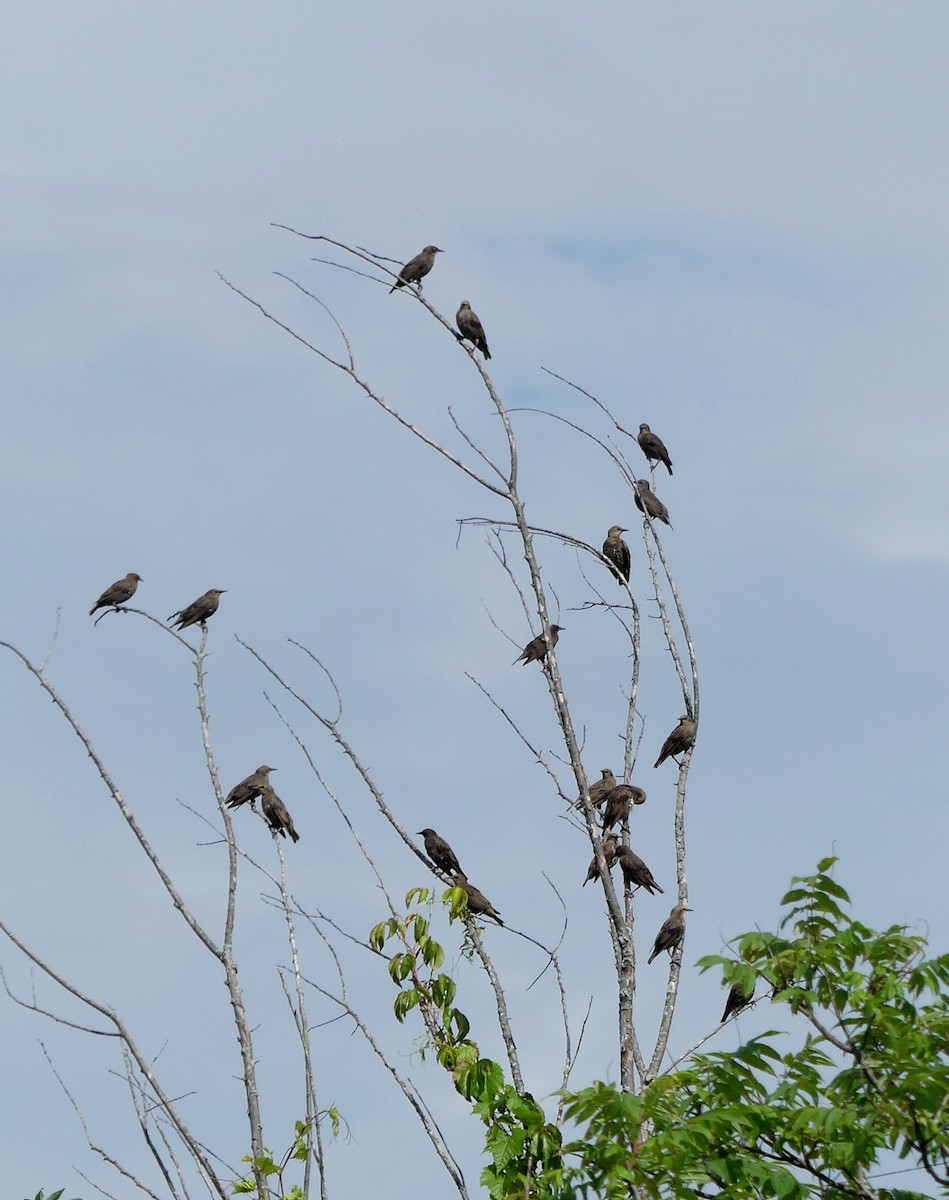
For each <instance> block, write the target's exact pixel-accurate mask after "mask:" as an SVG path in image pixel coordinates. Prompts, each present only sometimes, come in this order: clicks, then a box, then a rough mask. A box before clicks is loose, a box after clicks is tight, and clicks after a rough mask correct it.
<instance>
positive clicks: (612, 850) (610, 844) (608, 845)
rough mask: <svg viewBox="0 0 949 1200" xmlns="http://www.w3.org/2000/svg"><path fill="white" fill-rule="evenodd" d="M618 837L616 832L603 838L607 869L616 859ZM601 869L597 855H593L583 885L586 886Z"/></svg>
mask: <svg viewBox="0 0 949 1200" xmlns="http://www.w3.org/2000/svg"><path fill="white" fill-rule="evenodd" d="M617 844H618V839H617V837H616V835H615V834H612V833H611V834H610V835H609V837H605V838H604V839H603V857H604V858H605V859H606V869H607V871H608V870H609V869H610V868H611V867H612V866H613V863H614V862H615V861H616V846H617ZM599 873H600V872H599V870H598V868H597V865H596V855H595V854H594V855H593V858H592V860H591V861H590V865H589V867H587V877H586V879H584V881H583V884H582V886H583V887H586V886H587V884H588V883H589V882H590V880H591V879H596V877H597V876H598V875H599Z"/></svg>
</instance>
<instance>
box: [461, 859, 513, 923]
mask: <svg viewBox="0 0 949 1200" xmlns="http://www.w3.org/2000/svg"><path fill="white" fill-rule="evenodd" d="M455 887H460V888H461V889H462V891H465V892H467V893H468V912H470V913H476V914H477V915H478V916H485V917H490V918H491V919H492V921H497V923H498V924H499V925H501V926H503V925H504V922H503V921H502V920H501V914H500V913H499V912H498V910H497V909H496V908H495V907H494V905H493V904H492V903H491V901H490V900H489V899H488V898H487V896H486V895H485V894H484V893H483V892H479V891H478V889H477V888H476V887H475V885H474V884H473V883H469V882H468V880H467V877H466V876H464V875H463V874H462V873H461V872H460V871H459V872H458V873H457V875H456V876H455Z"/></svg>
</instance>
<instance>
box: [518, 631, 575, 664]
mask: <svg viewBox="0 0 949 1200" xmlns="http://www.w3.org/2000/svg"><path fill="white" fill-rule="evenodd" d="M561 629H563V626H562V625H551V627H550V643H549V644H548V642H547V638H546V636H545V635H544V634H542V633H541V634H538V636H537V637H535V638H532V639H531V640H530V641H529V642H528V643H527V645H526V646H525V647H524V649H523V650H522V651H521V652H520V654H519V655H518V656H517V658H515V660H514V662H512V663H511V666H512V667H513V666H514V665H515V664H516V663H519V662H522V663H523V664H524V666H525V667H526V666H527V664H528V663H532V662H543V661H544V659H545V658H546V657H547V651H548V650H549V649H550V648H551V646H556V645H557V642H558V641H559V640H560V631H561Z"/></svg>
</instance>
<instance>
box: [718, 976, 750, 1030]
mask: <svg viewBox="0 0 949 1200" xmlns="http://www.w3.org/2000/svg"><path fill="white" fill-rule="evenodd" d="M754 998H755V989H754V988H752V989H751V991H750V992H746V991H745V989H744V988H743V987H742V985H741V984H740V983H733V984H732V985H731V987H730V988H729V989H728V999H727V1000H726V1001H725V1011H724V1012H723V1013H722V1024H723V1025H724V1024H725V1022H726V1021H727V1020H728V1018H729V1017H730V1016H732V1015H733V1014H734V1013H740V1012H741V1010H742V1009H743V1008H747V1007H748V1005H749V1004H750V1003H751V1002H752V1000H753V999H754Z"/></svg>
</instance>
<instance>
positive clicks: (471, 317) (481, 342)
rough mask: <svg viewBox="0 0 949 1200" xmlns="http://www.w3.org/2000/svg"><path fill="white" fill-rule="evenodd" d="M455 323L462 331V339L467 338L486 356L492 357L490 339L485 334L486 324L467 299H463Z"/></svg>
mask: <svg viewBox="0 0 949 1200" xmlns="http://www.w3.org/2000/svg"><path fill="white" fill-rule="evenodd" d="M455 324H456V325H457V326H458V328H459V330H460V331H461V337H462V341H464V339H465V338H467V339H468V341H469V342H473V343H474V345H475V346H476V347H477V348H478V349H479V350H480V351H481V353H482V354H483V355H484V357H485V358H486V359H487V358H490V357H491V352H490V351H489V350H488V339H487V338H486V337H485V336H484V326H483V325H482V324H481V322H480V321H479V320H478V314H477V313H476V312H472V310H471V305H470V304H469V303H468V301H467V300H462V302H461V307H460V308H459V309H458V311H457V312H456V313H455Z"/></svg>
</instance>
